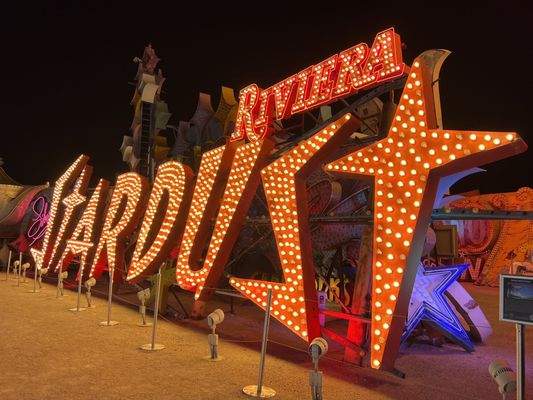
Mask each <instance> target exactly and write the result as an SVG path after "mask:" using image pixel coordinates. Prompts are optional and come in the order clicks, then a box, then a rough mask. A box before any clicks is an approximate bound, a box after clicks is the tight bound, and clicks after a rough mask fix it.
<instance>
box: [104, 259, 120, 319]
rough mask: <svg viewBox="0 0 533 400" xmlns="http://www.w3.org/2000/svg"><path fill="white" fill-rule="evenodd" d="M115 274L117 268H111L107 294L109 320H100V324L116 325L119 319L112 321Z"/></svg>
mask: <svg viewBox="0 0 533 400" xmlns="http://www.w3.org/2000/svg"><path fill="white" fill-rule="evenodd" d="M114 274H115V268H114V267H111V268H109V290H108V295H107V321H102V322H100V326H115V325H117V324H118V321H111V303H112V301H113V275H114Z"/></svg>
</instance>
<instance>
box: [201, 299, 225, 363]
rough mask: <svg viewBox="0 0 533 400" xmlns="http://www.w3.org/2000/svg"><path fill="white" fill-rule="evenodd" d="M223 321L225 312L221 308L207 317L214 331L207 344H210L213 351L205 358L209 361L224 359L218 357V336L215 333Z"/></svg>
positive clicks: (208, 337) (208, 336)
mask: <svg viewBox="0 0 533 400" xmlns="http://www.w3.org/2000/svg"><path fill="white" fill-rule="evenodd" d="M223 321H224V311H222V310H221V309H220V308H217V309H216V310H215V311H213V312H212V313H211V314H209V315H208V316H207V324H208V325H209V327H210V328H211V329H212V332H211V333H210V334H209V335H207V342H208V343H209V349H210V350H211V355H210V356H207V357H205V358H206V359H207V360H208V361H219V360H222V357H219V356H218V335H217V334H216V333H215V329H216V328H217V325H218V324H221V323H222V322H223Z"/></svg>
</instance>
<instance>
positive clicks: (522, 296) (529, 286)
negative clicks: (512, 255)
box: [500, 275, 533, 325]
mask: <svg viewBox="0 0 533 400" xmlns="http://www.w3.org/2000/svg"><path fill="white" fill-rule="evenodd" d="M500 320H501V321H509V322H514V323H517V324H529V325H533V277H532V276H519V275H500Z"/></svg>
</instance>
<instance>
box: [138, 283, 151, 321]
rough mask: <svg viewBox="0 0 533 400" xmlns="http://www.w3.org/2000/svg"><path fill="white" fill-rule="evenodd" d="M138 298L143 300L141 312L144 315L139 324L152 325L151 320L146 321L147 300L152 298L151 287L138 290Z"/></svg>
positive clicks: (140, 307)
mask: <svg viewBox="0 0 533 400" xmlns="http://www.w3.org/2000/svg"><path fill="white" fill-rule="evenodd" d="M137 298H138V299H139V301H140V302H141V305H140V306H139V312H140V313H141V316H142V323H140V324H138V325H139V326H152V323H151V322H146V305H145V304H146V300H148V299H149V298H150V288H146V289H143V290H141V291H139V292H137Z"/></svg>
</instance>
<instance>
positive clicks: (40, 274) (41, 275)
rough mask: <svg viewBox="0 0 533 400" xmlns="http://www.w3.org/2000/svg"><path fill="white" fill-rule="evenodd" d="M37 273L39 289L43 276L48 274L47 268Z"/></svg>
mask: <svg viewBox="0 0 533 400" xmlns="http://www.w3.org/2000/svg"><path fill="white" fill-rule="evenodd" d="M38 271H39V280H38V282H39V289H42V288H43V275H46V274H47V273H48V268H41V269H39V270H38Z"/></svg>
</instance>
